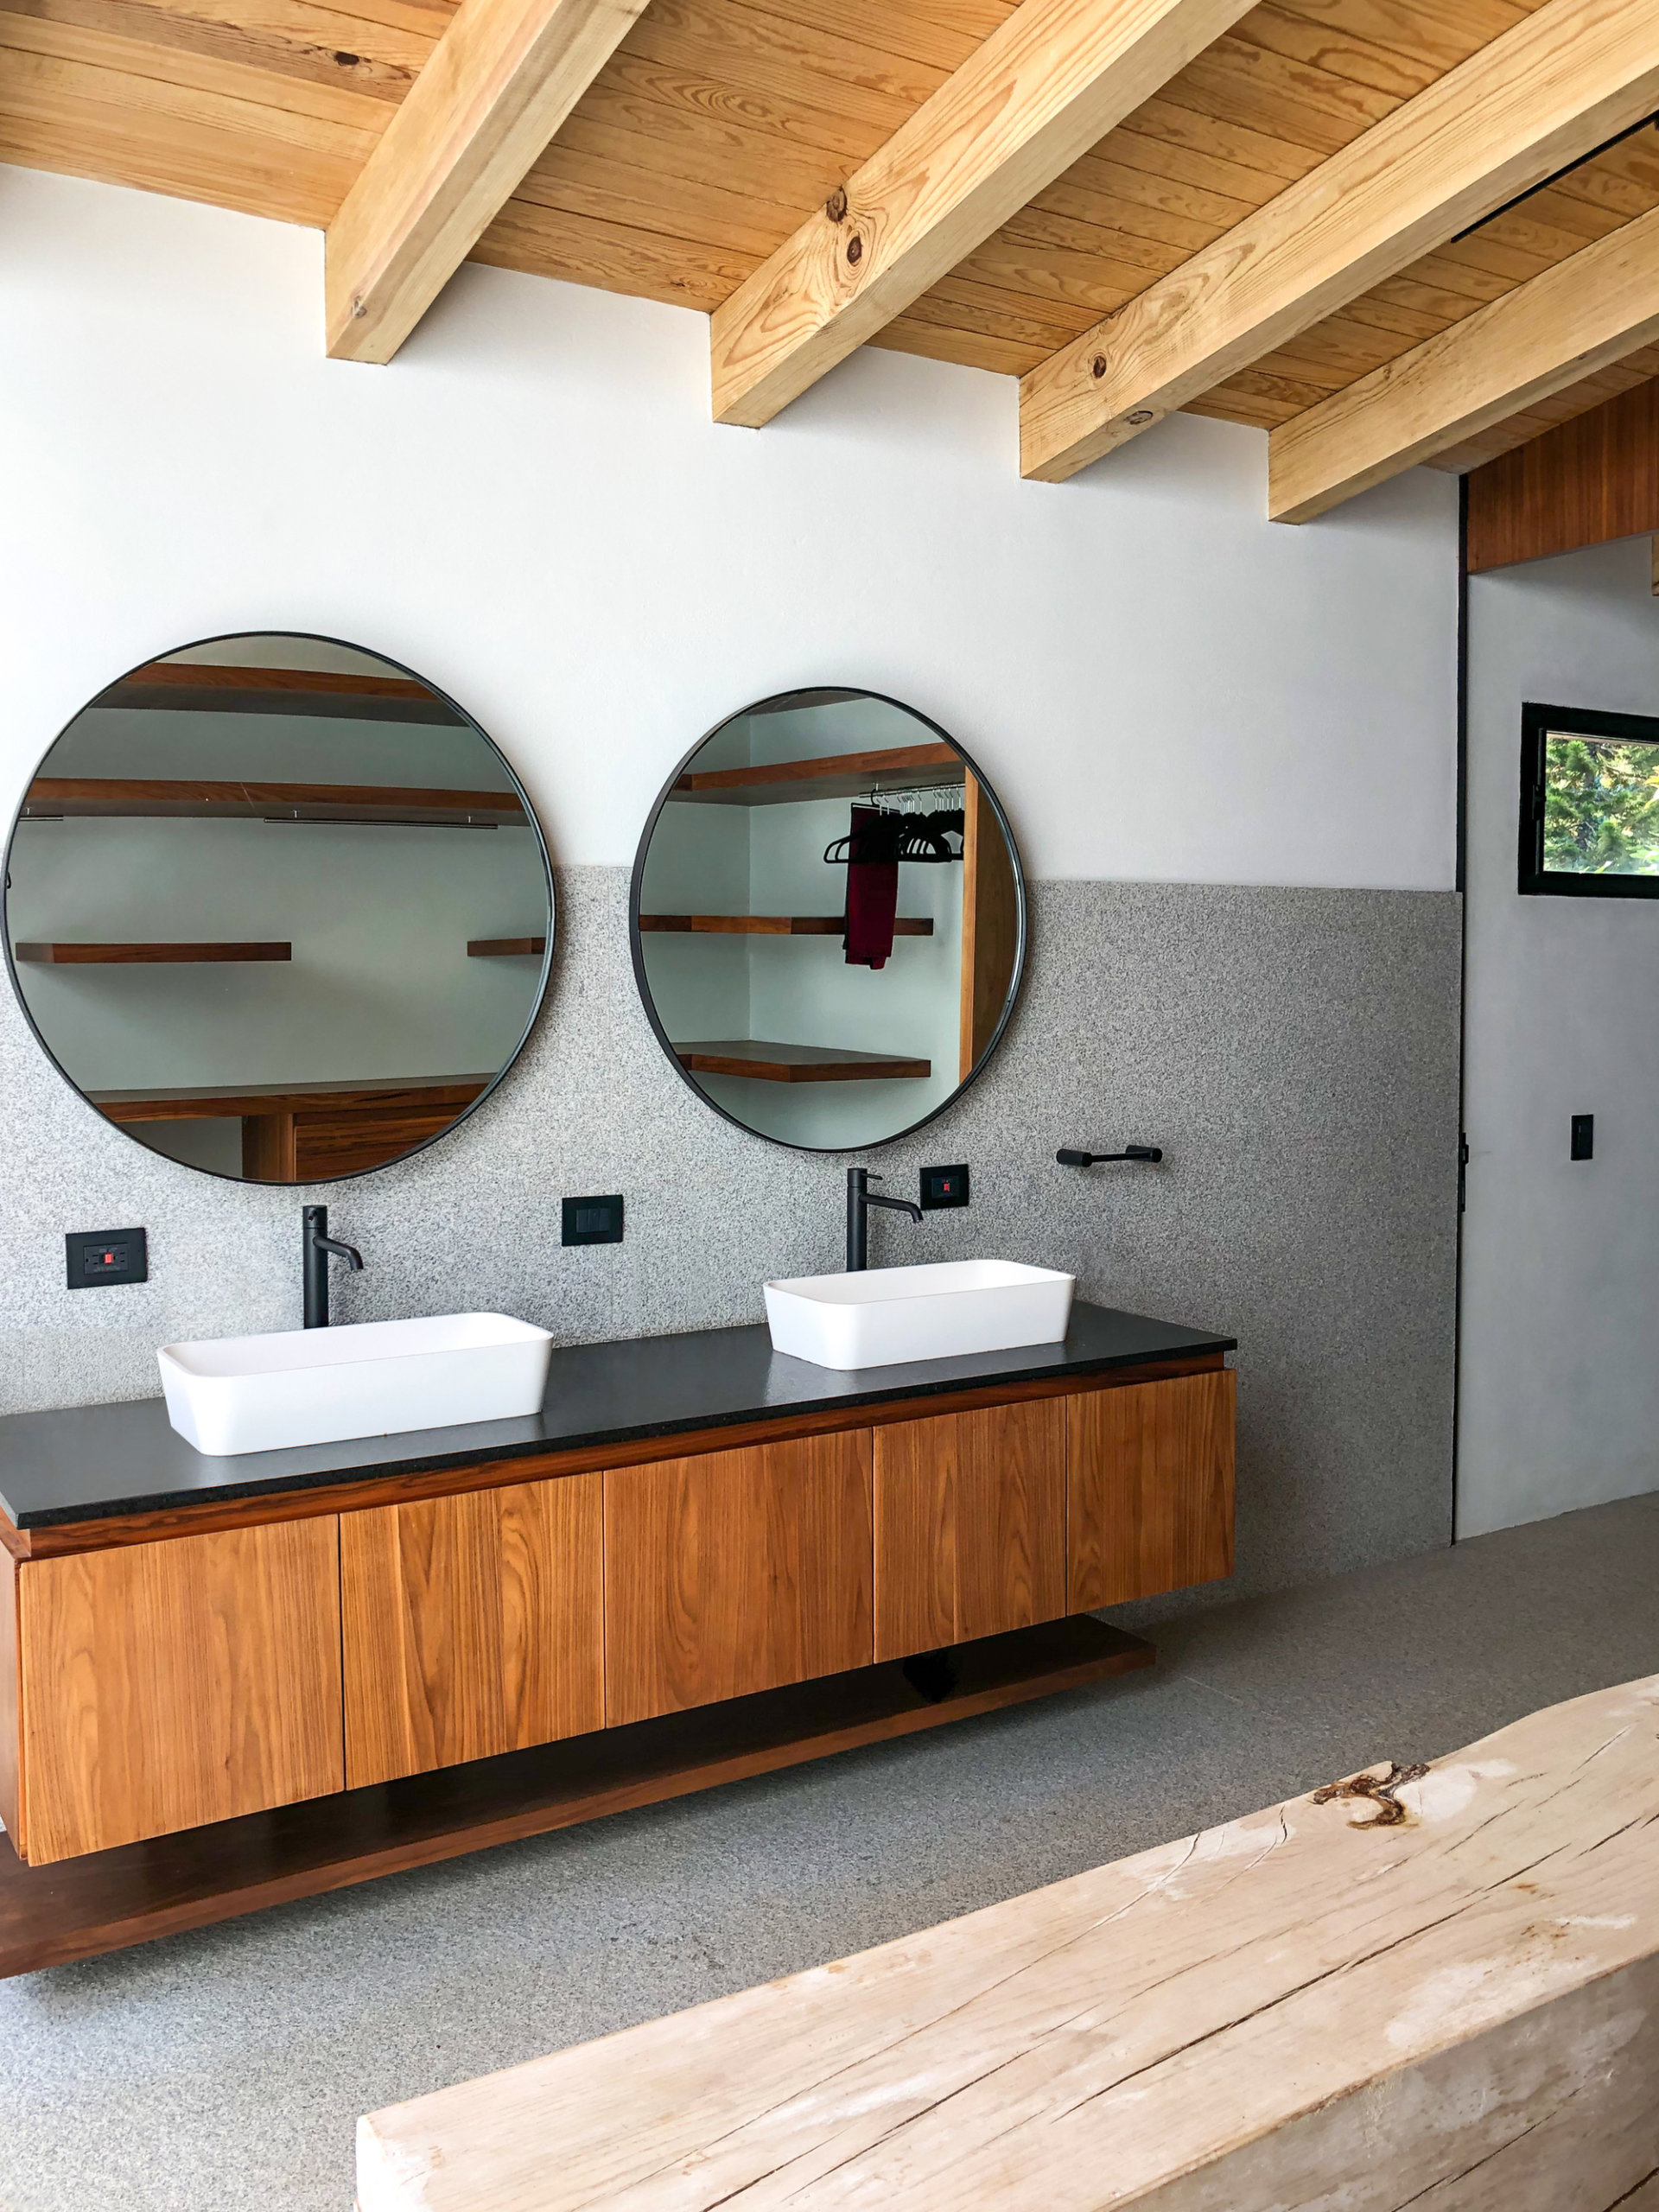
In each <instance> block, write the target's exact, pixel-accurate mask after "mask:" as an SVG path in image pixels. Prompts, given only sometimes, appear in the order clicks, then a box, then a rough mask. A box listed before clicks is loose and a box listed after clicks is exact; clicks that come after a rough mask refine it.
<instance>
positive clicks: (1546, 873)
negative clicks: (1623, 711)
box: [1516, 699, 1659, 899]
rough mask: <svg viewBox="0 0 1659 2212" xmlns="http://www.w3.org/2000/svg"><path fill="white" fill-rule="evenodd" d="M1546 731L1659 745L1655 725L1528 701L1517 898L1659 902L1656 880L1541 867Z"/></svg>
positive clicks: (1639, 719)
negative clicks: (1519, 894)
mask: <svg viewBox="0 0 1659 2212" xmlns="http://www.w3.org/2000/svg"><path fill="white" fill-rule="evenodd" d="M1551 730H1556V731H1560V732H1565V733H1567V734H1569V735H1572V736H1575V737H1614V738H1626V739H1629V740H1630V741H1631V742H1632V743H1635V744H1638V745H1659V720H1656V719H1654V718H1653V717H1652V716H1650V715H1607V714H1602V713H1600V712H1599V711H1598V710H1597V709H1593V708H1589V707H1546V706H1540V705H1538V704H1536V703H1535V702H1533V701H1532V700H1530V699H1529V700H1528V701H1527V702H1525V704H1524V705H1523V706H1522V709H1521V817H1520V871H1519V875H1518V877H1517V880H1516V888H1517V889H1518V890H1519V892H1520V893H1521V894H1522V897H1528V896H1534V895H1536V894H1538V893H1548V894H1549V895H1550V896H1552V897H1555V898H1565V899H1659V875H1579V874H1574V873H1573V871H1572V870H1571V869H1568V868H1546V867H1545V866H1544V743H1545V740H1546V739H1547V737H1548V734H1549V733H1550V731H1551Z"/></svg>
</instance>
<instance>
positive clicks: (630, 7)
mask: <svg viewBox="0 0 1659 2212" xmlns="http://www.w3.org/2000/svg"><path fill="white" fill-rule="evenodd" d="M644 5H645V0H463V5H462V6H461V9H460V10H459V11H458V12H457V14H456V16H455V19H454V22H452V23H451V25H450V26H449V29H448V30H447V31H446V32H445V33H444V35H443V37H442V39H441V40H440V41H439V42H438V45H437V47H436V48H435V50H434V52H433V54H432V58H431V60H429V62H428V63H427V65H426V67H425V68H424V69H423V70H422V72H421V73H420V75H419V77H418V78H416V81H415V85H414V87H413V89H412V90H411V91H410V94H409V97H408V98H407V99H405V100H404V103H403V105H402V106H401V107H399V109H398V110H397V113H396V115H395V116H394V117H393V118H392V120H391V125H390V127H389V128H388V130H386V132H385V136H384V137H382V139H381V141H380V143H379V144H378V146H377V147H376V149H375V150H374V152H373V154H372V155H371V156H370V157H369V160H368V162H366V163H365V166H364V169H363V172H362V175H360V176H359V178H358V180H357V181H356V183H355V184H353V187H352V188H351V190H350V192H349V193H347V194H346V199H345V201H344V203H343V204H342V206H341V207H340V212H339V213H338V214H337V215H336V216H335V217H334V221H333V222H332V223H331V224H330V225H329V226H328V231H327V249H326V257H325V263H326V288H327V315H326V324H327V341H328V351H329V353H330V354H331V355H332V356H333V357H334V359H336V360H351V361H389V360H390V359H391V357H392V355H393V354H394V353H396V352H397V348H398V347H399V346H401V345H402V344H403V342H404V339H405V338H407V337H408V335H409V334H410V331H411V330H412V329H413V328H414V327H415V325H416V323H417V322H418V321H420V319H421V317H422V316H423V315H424V314H425V312H426V310H427V308H429V307H430V306H431V304H432V302H433V301H434V300H435V298H436V297H437V296H438V294H439V293H440V292H441V291H442V289H443V287H444V285H445V284H447V283H448V281H449V279H450V277H452V276H453V275H454V272H455V270H456V269H457V268H458V267H459V266H460V264H461V262H462V261H464V260H465V259H466V257H467V254H468V253H469V252H470V251H472V249H473V247H474V245H476V244H477V243H478V240H479V238H480V235H481V233H482V232H484V230H485V229H486V226H488V224H489V222H490V221H491V219H492V218H493V217H494V216H495V215H497V214H499V212H500V210H501V207H503V205H504V204H505V201H506V200H507V199H508V198H509V197H510V195H511V194H512V191H513V189H514V188H515V187H516V186H517V185H518V183H519V181H520V180H521V179H522V178H523V176H524V172H525V170H526V169H528V168H529V167H530V165H531V162H533V161H534V160H535V158H536V156H537V154H539V153H540V152H541V150H542V149H543V147H544V146H545V145H546V143H547V142H548V140H549V139H550V137H552V136H553V133H554V132H555V131H556V130H557V129H558V127H559V125H560V124H561V123H563V120H564V118H565V117H566V116H567V115H569V112H570V111H571V109H572V108H573V107H574V106H575V104H576V102H577V100H578V99H580V98H581V97H582V93H583V92H585V91H586V89H587V87H588V86H589V85H590V84H591V83H592V82H593V80H594V77H595V76H597V74H598V73H599V71H600V70H601V67H603V66H604V64H605V62H606V61H607V60H608V59H609V58H610V56H611V54H613V52H614V51H615V49H616V48H617V46H618V45H619V44H620V41H621V40H622V39H623V37H624V36H625V35H626V32H627V30H628V29H629V27H630V26H631V25H632V22H634V20H635V18H636V16H638V15H639V10H640V9H641V8H642V7H643V6H644Z"/></svg>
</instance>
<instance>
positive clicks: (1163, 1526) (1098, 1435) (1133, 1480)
mask: <svg viewBox="0 0 1659 2212" xmlns="http://www.w3.org/2000/svg"><path fill="white" fill-rule="evenodd" d="M1235 1395H1236V1376H1234V1374H1233V1372H1232V1370H1231V1369H1230V1368H1223V1367H1217V1368H1214V1369H1211V1370H1210V1371H1209V1372H1207V1373H1205V1374H1201V1375H1182V1376H1170V1377H1167V1378H1166V1379H1165V1380H1163V1381H1161V1382H1156V1383H1133V1384H1130V1385H1128V1386H1126V1387H1125V1388H1122V1389H1115V1390H1088V1391H1080V1392H1078V1393H1077V1395H1076V1396H1075V1397H1070V1398H1067V1400H1066V1401H1065V1420H1066V1471H1067V1497H1066V1598H1065V1611H1067V1612H1073V1613H1081V1612H1090V1611H1095V1610H1096V1608H1097V1607H1100V1606H1103V1605H1124V1604H1127V1603H1128V1600H1129V1599H1132V1598H1155V1597H1159V1596H1161V1595H1162V1593H1163V1592H1165V1591H1167V1590H1185V1589H1186V1588H1187V1587H1188V1586H1190V1585H1192V1584H1193V1583H1196V1582H1214V1581H1217V1580H1219V1579H1220V1578H1221V1577H1222V1576H1223V1575H1226V1574H1230V1573H1232V1571H1233V1429H1234V1414H1235Z"/></svg>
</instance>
